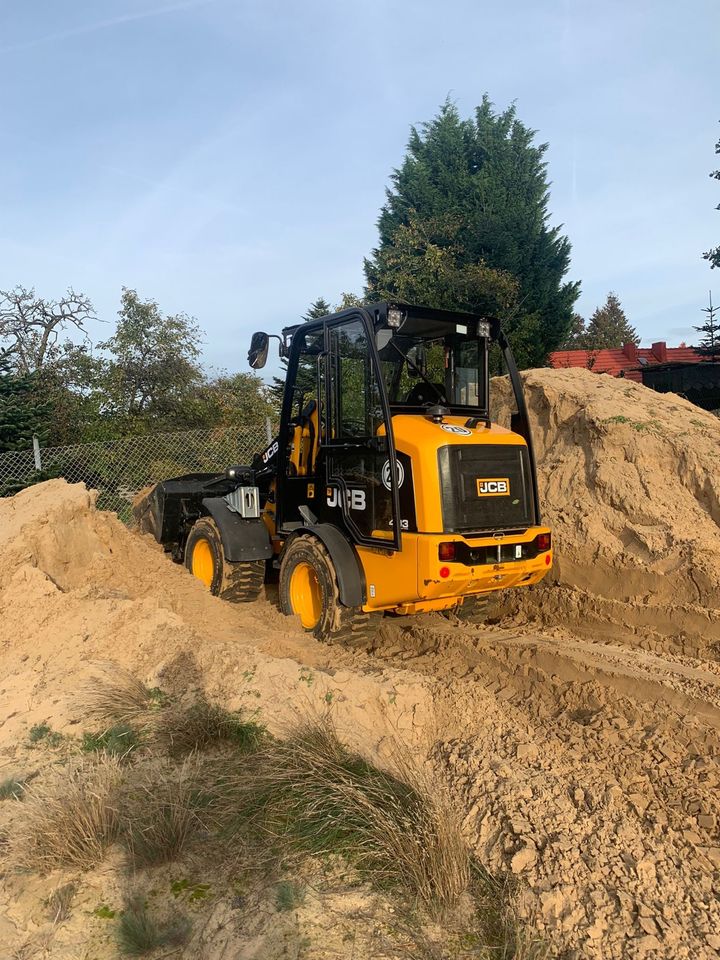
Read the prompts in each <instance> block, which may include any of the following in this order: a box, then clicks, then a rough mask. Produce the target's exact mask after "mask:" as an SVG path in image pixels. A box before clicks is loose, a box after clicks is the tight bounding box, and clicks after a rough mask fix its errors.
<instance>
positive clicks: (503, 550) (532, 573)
mask: <svg viewBox="0 0 720 960" xmlns="http://www.w3.org/2000/svg"><path fill="white" fill-rule="evenodd" d="M549 532H550V531H549V529H548V527H530V528H529V529H528V530H526V531H525V533H524V534H521V535H512V534H510V535H508V536H505V537H502V538H498V537H472V538H471V537H459V536H447V535H441V536H423V537H421V538H419V542H418V594H419V596H420V598H421V599H427V600H432V599H435V598H440V597H461V596H467V595H468V594H477V593H488V592H490V591H492V590H504V589H506V588H508V587H519V586H531V585H532V584H533V583H537V582H538V581H539V580H542V578H543V577H544V576H545V575H546V574H547V572H548V571H549V570H550V568H551V567H552V549H551V550H544V551H541V552H537V551H533V550H530V551H528V550H527V547H528V546H530V545H531V544H533V543H534V541H535V539H536V537H537V536H538V534H541V533H549ZM452 541H456V542H458V543H459V544H461V545H462V548H463V549H462V553H463V554H464V555H465V556H468V555H469V556H478V555H481V556H483V557H484V558H485V557H487V556H490V555H492V554H493V553H494V552H495V550H496V548H498V547H499V548H500V550H499V551H498V556H502V557H507V556H508V554H512V553H514V550H508V547H514V546H515V545H517V546H518V547H520V548H522V552H523V553H528V552H534V553H535V556H532V557H528V558H524V559H517V560H506V559H503V560H498V561H496V562H494V563H477V564H475V563H472V562H469V563H456V562H447V563H444V562H442V561H441V560H440V559H439V558H438V547H439V545H440V543H448V542H452Z"/></svg>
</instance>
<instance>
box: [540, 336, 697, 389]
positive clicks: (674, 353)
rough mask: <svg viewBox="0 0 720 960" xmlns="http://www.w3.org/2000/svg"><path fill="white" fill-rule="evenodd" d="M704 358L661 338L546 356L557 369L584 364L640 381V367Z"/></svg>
mask: <svg viewBox="0 0 720 960" xmlns="http://www.w3.org/2000/svg"><path fill="white" fill-rule="evenodd" d="M705 359H707V358H706V357H704V356H703V355H702V354H701V353H700V352H699V351H698V350H695V348H694V347H668V346H666V345H665V343H664V342H663V341H659V342H658V343H654V344H653V345H652V347H635V346H634V344H625V346H624V347H619V348H617V349H613V350H556V351H555V352H554V353H551V354H550V356H549V361H550V366H551V367H555V368H556V369H560V368H567V367H583V368H584V369H586V370H592V371H593V373H609V374H610V376H612V377H619V376H620V375H621V374H622V376H624V377H626V378H627V379H628V380H636V381H637V382H638V383H642V373H641V369H642V367H646V366H656V365H658V364H662V363H698V362H699V361H701V360H705Z"/></svg>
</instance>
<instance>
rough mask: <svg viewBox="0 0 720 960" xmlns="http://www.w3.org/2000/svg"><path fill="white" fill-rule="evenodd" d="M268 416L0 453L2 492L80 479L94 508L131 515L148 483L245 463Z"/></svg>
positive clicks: (260, 443)
mask: <svg viewBox="0 0 720 960" xmlns="http://www.w3.org/2000/svg"><path fill="white" fill-rule="evenodd" d="M272 433H273V428H272V425H271V423H270V421H269V420H268V421H266V422H265V423H262V422H260V423H257V424H253V425H252V426H247V427H240V428H238V427H228V428H223V429H217V430H188V431H183V432H179V433H160V434H157V433H156V434H148V435H146V436H139V437H128V438H126V439H124V440H109V441H104V442H100V443H82V444H77V445H75V446H71V447H44V448H41V447H40V446H39V445H38V444H37V443H36V444H35V447H34V449H31V450H19V451H13V452H11V453H3V454H0V496H10V495H12V494H13V493H16V492H17V491H18V490H21V489H22V488H23V487H26V486H28V485H29V484H32V483H36V482H37V481H38V480H47V479H49V478H51V477H63V478H64V479H65V480H67V481H68V482H69V483H78V482H79V481H82V482H83V483H84V484H86V486H88V487H91V488H93V489H95V490H97V491H98V492H99V496H98V507H99V509H101V510H114V511H115V512H116V513H118V514H119V515H120V517H121V518H122V519H123V520H128V519H129V517H130V506H131V504H132V501H133V498H134V496H135V494H136V493H137V492H138V491H139V490H142V488H143V487H146V486H147V485H148V484H151V483H157V482H158V481H160V480H167V479H168V478H169V477H177V476H180V475H181V474H183V473H214V472H220V471H221V470H223V469H224V468H225V467H226V466H228V465H229V464H232V463H249V462H250V460H251V459H252V456H253V454H254V453H259V452H260V451H262V450H264V449H265V447H266V446H267V444H268V443H269V441H270V439H271V438H272Z"/></svg>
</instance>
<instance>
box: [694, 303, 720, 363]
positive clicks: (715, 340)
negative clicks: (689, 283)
mask: <svg viewBox="0 0 720 960" xmlns="http://www.w3.org/2000/svg"><path fill="white" fill-rule="evenodd" d="M702 312H703V313H705V314H707V320H706V321H705V323H703V324H702V325H701V326H699V327H695V329H696V330H697V331H698V333H702V334H703V338H702V340H701V341H700V343H699V344H698V350H699V351H700V353H704V354H706V355H707V356H709V357H712V358H713V359H715V358H716V357H720V320H717V319H716V317H715V314H716V313H717V312H718V308H717V307H714V306H713V302H712V290H711V291H710V294H709V306H707V307H702Z"/></svg>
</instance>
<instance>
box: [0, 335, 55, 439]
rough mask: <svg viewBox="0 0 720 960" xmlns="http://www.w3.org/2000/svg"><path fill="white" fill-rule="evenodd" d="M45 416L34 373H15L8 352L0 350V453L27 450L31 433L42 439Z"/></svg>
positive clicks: (44, 405) (44, 408)
mask: <svg viewBox="0 0 720 960" xmlns="http://www.w3.org/2000/svg"><path fill="white" fill-rule="evenodd" d="M46 415H47V409H46V404H43V403H42V402H41V401H40V400H39V399H38V396H37V391H36V384H35V375H34V374H28V373H24V374H18V373H15V372H14V371H13V369H12V365H11V362H10V357H9V356H8V354H7V353H6V352H2V351H0V453H8V452H9V451H11V450H27V449H28V448H29V447H31V446H32V441H33V435H37V436H39V437H40V439H43V437H44V434H45V430H44V423H45V418H46Z"/></svg>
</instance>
